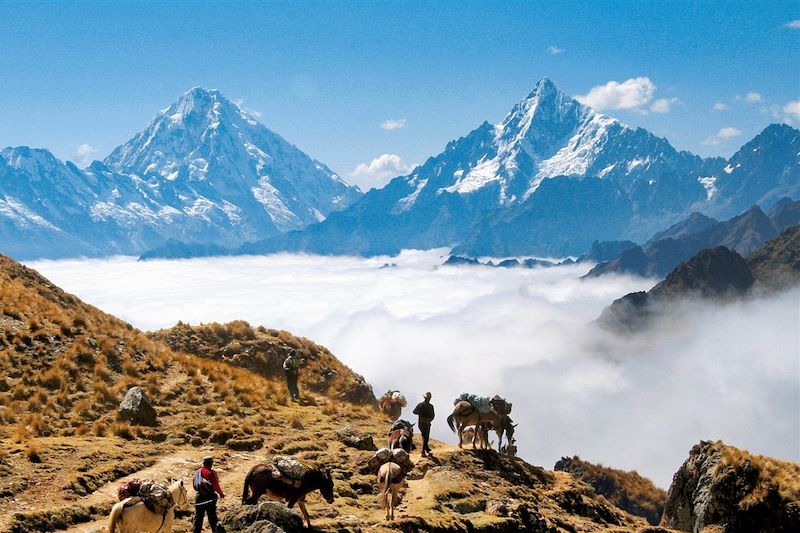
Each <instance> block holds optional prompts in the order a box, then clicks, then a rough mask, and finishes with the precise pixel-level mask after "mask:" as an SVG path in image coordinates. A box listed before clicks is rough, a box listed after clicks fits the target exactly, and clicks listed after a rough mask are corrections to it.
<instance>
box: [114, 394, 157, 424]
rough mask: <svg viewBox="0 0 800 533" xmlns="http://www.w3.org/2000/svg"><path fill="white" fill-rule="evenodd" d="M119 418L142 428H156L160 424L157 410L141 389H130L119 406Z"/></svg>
mask: <svg viewBox="0 0 800 533" xmlns="http://www.w3.org/2000/svg"><path fill="white" fill-rule="evenodd" d="M117 416H118V418H119V419H120V420H125V421H127V422H130V423H132V424H137V425H140V426H155V425H156V424H157V423H158V422H157V418H158V417H157V415H156V410H155V409H154V408H153V404H152V403H150V398H148V397H147V393H146V392H145V391H144V389H143V388H141V387H131V388H130V389H128V392H127V393H125V398H123V400H122V402H121V403H120V404H119V411H118V412H117Z"/></svg>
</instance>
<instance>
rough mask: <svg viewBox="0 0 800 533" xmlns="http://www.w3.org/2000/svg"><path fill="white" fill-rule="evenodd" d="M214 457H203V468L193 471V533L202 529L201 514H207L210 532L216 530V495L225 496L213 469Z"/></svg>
mask: <svg viewBox="0 0 800 533" xmlns="http://www.w3.org/2000/svg"><path fill="white" fill-rule="evenodd" d="M213 466H214V458H213V457H203V468H201V469H200V470H198V471H197V472H195V473H194V479H193V480H192V486H193V487H194V490H196V491H197V499H195V503H194V509H195V514H194V533H200V532H201V531H202V530H203V515H205V514H207V515H208V525H210V526H211V531H212V533H215V532H216V531H217V495H219V497H220V498H224V497H225V493H224V492H222V487H220V486H219V476H217V473H216V472H215V471H214V469H213Z"/></svg>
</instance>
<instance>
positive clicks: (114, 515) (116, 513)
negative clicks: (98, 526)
mask: <svg viewBox="0 0 800 533" xmlns="http://www.w3.org/2000/svg"><path fill="white" fill-rule="evenodd" d="M123 510H124V507H123V505H122V502H120V503H118V504H116V505H114V507H112V508H111V514H110V515H108V533H114V531H115V530H116V529H117V522H119V519H120V518H122V511H123Z"/></svg>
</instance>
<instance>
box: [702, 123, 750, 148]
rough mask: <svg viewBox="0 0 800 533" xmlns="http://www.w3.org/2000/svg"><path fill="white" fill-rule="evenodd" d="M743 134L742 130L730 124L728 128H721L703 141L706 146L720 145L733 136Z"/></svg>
mask: <svg viewBox="0 0 800 533" xmlns="http://www.w3.org/2000/svg"><path fill="white" fill-rule="evenodd" d="M741 134H742V132H741V130H738V129H736V128H732V127H730V126H728V127H726V128H722V129H720V130H719V131H718V132H717V133H715V134H714V135H711V136H710V137H708V138H707V139H706V140H705V141H703V144H705V145H706V146H719V145H720V144H722V143H724V142H725V141H727V140H728V139H731V138H733V137H738V136H739V135H741Z"/></svg>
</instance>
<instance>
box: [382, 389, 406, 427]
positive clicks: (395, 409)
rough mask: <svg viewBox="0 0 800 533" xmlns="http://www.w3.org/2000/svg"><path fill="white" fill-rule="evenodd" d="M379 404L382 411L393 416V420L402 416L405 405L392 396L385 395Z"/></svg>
mask: <svg viewBox="0 0 800 533" xmlns="http://www.w3.org/2000/svg"><path fill="white" fill-rule="evenodd" d="M378 405H379V407H380V409H381V412H382V413H384V414H386V415H389V418H391V419H392V420H393V421H394V420H397V419H398V418H400V414H401V413H402V412H403V406H402V405H400V402H398V401H397V400H395V399H394V398H392V397H391V396H386V395H384V396H383V397H382V398H381V400H380V403H379V404H378Z"/></svg>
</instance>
